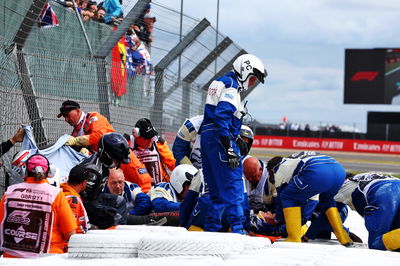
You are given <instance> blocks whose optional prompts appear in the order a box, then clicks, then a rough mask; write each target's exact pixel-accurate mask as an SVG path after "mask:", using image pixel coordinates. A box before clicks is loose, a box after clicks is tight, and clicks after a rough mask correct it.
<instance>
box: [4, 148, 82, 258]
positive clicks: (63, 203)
mask: <svg viewBox="0 0 400 266" xmlns="http://www.w3.org/2000/svg"><path fill="white" fill-rule="evenodd" d="M49 168H50V164H49V161H48V160H47V158H46V157H44V156H43V155H39V154H35V155H33V156H31V157H30V158H29V159H28V161H27V162H26V170H27V176H26V177H25V180H24V182H23V183H19V184H15V185H12V186H10V187H8V189H7V191H6V192H5V194H4V196H3V198H2V199H1V203H0V220H1V221H3V222H2V226H1V229H0V230H1V232H0V233H1V238H2V243H1V244H2V245H1V250H2V251H3V252H4V254H3V255H4V256H5V257H18V258H38V257H39V255H40V254H41V253H64V252H65V251H64V247H65V242H66V241H68V240H69V238H70V237H71V236H72V235H73V234H75V229H76V227H77V225H76V222H75V218H74V215H73V213H72V211H71V208H70V207H69V205H68V202H67V199H66V198H65V196H64V193H62V191H61V189H59V188H56V187H53V186H51V185H50V184H49V183H48V182H47V181H46V177H47V174H48V172H49ZM38 195H42V196H38ZM17 205H18V206H19V207H18V209H15V208H14V207H12V206H17ZM16 212H19V213H20V214H19V215H22V216H18V215H17V214H16ZM13 215H14V216H13ZM17 217H18V219H15V218H17ZM21 217H23V219H20V218H21ZM47 217H51V218H50V219H46V218H47ZM19 228H21V229H19ZM10 229H11V230H16V231H17V232H19V231H20V230H26V231H29V232H30V233H31V234H32V236H37V235H40V236H41V237H40V238H39V237H38V238H36V239H29V238H20V240H19V241H18V242H16V240H15V238H14V235H12V234H10V233H7V232H9V231H10Z"/></svg>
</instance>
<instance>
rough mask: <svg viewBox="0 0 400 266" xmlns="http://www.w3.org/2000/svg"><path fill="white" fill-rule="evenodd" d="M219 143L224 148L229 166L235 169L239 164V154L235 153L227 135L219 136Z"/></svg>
mask: <svg viewBox="0 0 400 266" xmlns="http://www.w3.org/2000/svg"><path fill="white" fill-rule="evenodd" d="M220 141H221V144H222V146H223V147H224V149H225V154H226V157H227V158H228V164H229V167H230V168H232V169H235V168H236V167H238V166H239V164H240V156H239V155H237V154H236V152H235V151H234V150H233V148H232V145H231V140H230V138H229V136H224V137H221V138H220Z"/></svg>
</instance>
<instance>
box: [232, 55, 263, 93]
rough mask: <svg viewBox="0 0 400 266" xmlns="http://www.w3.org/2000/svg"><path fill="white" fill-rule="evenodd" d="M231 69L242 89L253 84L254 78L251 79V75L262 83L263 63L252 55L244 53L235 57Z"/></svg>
mask: <svg viewBox="0 0 400 266" xmlns="http://www.w3.org/2000/svg"><path fill="white" fill-rule="evenodd" d="M233 70H234V72H235V74H236V76H237V78H238V80H239V82H240V84H241V86H242V88H243V89H244V90H247V89H248V88H249V86H252V85H253V84H254V82H255V79H252V78H251V77H252V76H253V77H255V78H257V79H258V81H260V82H261V83H264V78H265V69H264V64H263V63H262V62H261V60H260V59H258V58H257V57H256V56H254V55H251V54H244V55H241V56H239V57H238V58H236V60H235V61H234V62H233Z"/></svg>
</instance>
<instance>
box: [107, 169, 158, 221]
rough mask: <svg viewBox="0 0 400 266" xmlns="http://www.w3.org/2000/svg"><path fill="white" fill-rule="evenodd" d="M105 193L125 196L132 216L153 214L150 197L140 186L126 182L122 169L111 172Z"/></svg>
mask: <svg viewBox="0 0 400 266" xmlns="http://www.w3.org/2000/svg"><path fill="white" fill-rule="evenodd" d="M104 192H105V193H111V194H115V195H120V196H123V197H124V198H125V200H126V204H127V209H128V212H129V214H131V215H146V214H149V213H150V212H151V209H152V205H151V201H150V197H149V196H148V195H147V194H145V193H143V191H142V189H141V188H140V187H139V186H138V185H136V184H134V183H130V182H127V181H125V176H124V172H123V171H122V170H121V169H116V168H114V169H111V170H110V175H109V176H108V180H107V186H106V187H105V189H104Z"/></svg>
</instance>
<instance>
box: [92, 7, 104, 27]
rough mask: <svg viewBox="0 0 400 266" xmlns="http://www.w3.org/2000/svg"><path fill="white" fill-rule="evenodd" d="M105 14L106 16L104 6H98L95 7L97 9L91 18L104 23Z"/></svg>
mask: <svg viewBox="0 0 400 266" xmlns="http://www.w3.org/2000/svg"><path fill="white" fill-rule="evenodd" d="M105 16H106V10H105V9H104V7H102V6H99V7H97V11H96V12H95V13H94V16H93V20H95V21H97V22H99V23H105V22H106V20H105Z"/></svg>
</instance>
